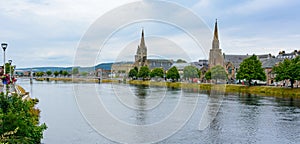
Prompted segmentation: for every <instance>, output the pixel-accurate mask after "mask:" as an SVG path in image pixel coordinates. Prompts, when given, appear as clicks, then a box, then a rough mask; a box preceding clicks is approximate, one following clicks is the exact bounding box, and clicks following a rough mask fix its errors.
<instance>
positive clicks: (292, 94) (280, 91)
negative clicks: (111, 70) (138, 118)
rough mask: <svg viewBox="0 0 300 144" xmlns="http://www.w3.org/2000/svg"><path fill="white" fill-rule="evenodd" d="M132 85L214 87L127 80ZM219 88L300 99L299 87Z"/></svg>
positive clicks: (227, 91) (228, 85)
mask: <svg viewBox="0 0 300 144" xmlns="http://www.w3.org/2000/svg"><path fill="white" fill-rule="evenodd" d="M128 83H129V84H133V85H148V86H166V87H170V88H183V89H191V88H192V89H199V90H201V91H210V90H212V88H213V89H215V88H214V86H215V85H213V84H197V83H181V82H153V81H138V80H134V81H129V82H128ZM219 89H221V91H224V92H225V94H229V93H239V94H252V95H260V96H273V97H279V98H295V99H300V88H294V89H291V88H282V87H272V86H250V87H249V86H245V85H236V84H226V85H219Z"/></svg>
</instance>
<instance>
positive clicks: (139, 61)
mask: <svg viewBox="0 0 300 144" xmlns="http://www.w3.org/2000/svg"><path fill="white" fill-rule="evenodd" d="M146 65H147V47H146V44H145V38H144V29H143V30H142V38H141V42H140V45H138V49H137V51H136V55H135V62H134V66H135V67H138V68H140V67H142V66H146Z"/></svg>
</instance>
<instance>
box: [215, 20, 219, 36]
mask: <svg viewBox="0 0 300 144" xmlns="http://www.w3.org/2000/svg"><path fill="white" fill-rule="evenodd" d="M214 40H219V35H218V20H217V19H216V23H215V32H214Z"/></svg>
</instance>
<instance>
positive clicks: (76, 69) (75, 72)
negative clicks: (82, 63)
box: [72, 67, 79, 75]
mask: <svg viewBox="0 0 300 144" xmlns="http://www.w3.org/2000/svg"><path fill="white" fill-rule="evenodd" d="M72 74H74V75H76V74H79V69H78V67H74V68H73V69H72Z"/></svg>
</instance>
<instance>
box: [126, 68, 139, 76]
mask: <svg viewBox="0 0 300 144" xmlns="http://www.w3.org/2000/svg"><path fill="white" fill-rule="evenodd" d="M137 75H138V72H137V70H136V69H135V68H133V69H131V70H130V71H129V73H128V77H130V78H132V79H135V78H136V77H137Z"/></svg>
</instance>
